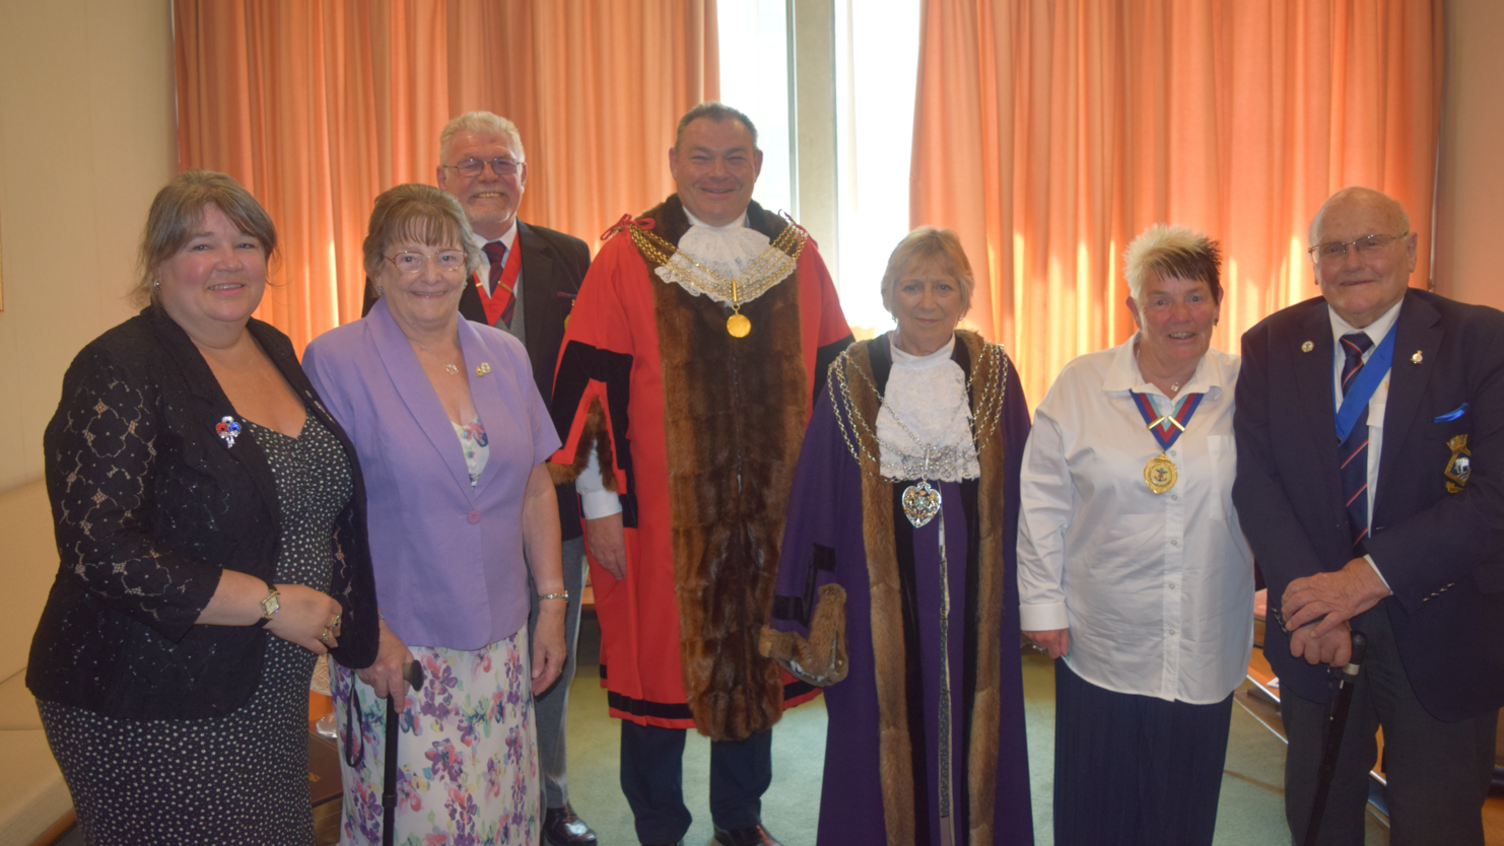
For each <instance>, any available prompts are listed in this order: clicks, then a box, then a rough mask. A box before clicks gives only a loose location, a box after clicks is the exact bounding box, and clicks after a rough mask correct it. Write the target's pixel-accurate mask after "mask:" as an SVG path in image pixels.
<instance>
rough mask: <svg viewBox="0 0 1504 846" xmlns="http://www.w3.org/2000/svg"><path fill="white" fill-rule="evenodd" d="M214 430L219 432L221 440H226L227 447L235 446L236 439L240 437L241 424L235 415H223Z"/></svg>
mask: <svg viewBox="0 0 1504 846" xmlns="http://www.w3.org/2000/svg"><path fill="white" fill-rule="evenodd" d="M214 431H215V432H217V433H218V434H219V438H220V440H222V441H224V442H225V447H226V448H227V449H228V448H231V447H234V446H235V439H236V438H238V437H240V424H239V423H236V422H235V418H233V417H223V418H221V419H220V421H219V422H218V423H216V424H215V425H214Z"/></svg>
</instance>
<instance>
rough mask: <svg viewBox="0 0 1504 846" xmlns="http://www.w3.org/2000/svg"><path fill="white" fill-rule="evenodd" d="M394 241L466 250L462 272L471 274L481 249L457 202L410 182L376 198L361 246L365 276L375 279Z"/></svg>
mask: <svg viewBox="0 0 1504 846" xmlns="http://www.w3.org/2000/svg"><path fill="white" fill-rule="evenodd" d="M397 241H416V242H418V243H420V244H427V245H428V246H430V247H448V246H450V245H453V244H457V245H458V246H459V248H460V249H462V250H464V251H465V272H466V273H474V272H475V269H476V268H477V267H480V248H479V247H477V246H475V238H474V236H473V235H472V234H471V231H470V221H469V220H468V219H466V218H465V210H464V209H462V208H460V201H459V200H456V199H455V198H454V195H453V194H450V193H449V192H448V191H445V190H443V189H441V188H435V187H434V186H432V185H420V184H418V183H416V182H410V183H408V184H406V185H398V186H396V187H395V188H388V189H387V190H385V191H382V192H381V195H380V196H378V197H377V198H376V207H375V208H373V209H371V223H370V225H369V226H368V227H367V229H366V240H365V242H364V243H363V244H362V245H361V249H362V251H363V252H364V254H365V266H366V274H367V275H368V276H370V277H371V278H373V279H374V278H375V277H376V271H378V270H380V269H381V262H382V261H384V260H385V254H386V249H387V247H389V246H390V245H391V244H393V243H395V242H397Z"/></svg>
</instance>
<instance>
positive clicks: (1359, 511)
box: [1338, 332, 1373, 555]
mask: <svg viewBox="0 0 1504 846" xmlns="http://www.w3.org/2000/svg"><path fill="white" fill-rule="evenodd" d="M1372 346H1373V339H1371V338H1369V337H1368V335H1367V333H1364V332H1349V333H1348V334H1346V335H1343V336H1342V352H1343V353H1345V354H1346V355H1347V360H1346V361H1344V362H1343V363H1342V395H1343V396H1344V397H1345V396H1347V389H1348V387H1349V386H1351V385H1352V383H1353V382H1354V381H1355V380H1356V379H1357V378H1358V374H1359V373H1360V372H1362V370H1363V353H1365V352H1368V348H1369V347H1372ZM1338 452H1339V453H1340V454H1341V458H1342V496H1343V498H1344V499H1345V500H1346V501H1347V522H1348V527H1349V529H1350V530H1351V532H1352V538H1353V554H1354V555H1365V554H1367V549H1366V547H1365V546H1364V543H1363V541H1364V540H1365V539H1367V537H1368V408H1367V407H1366V406H1365V407H1364V408H1363V413H1362V414H1359V415H1358V421H1357V422H1356V423H1354V424H1353V430H1352V431H1351V432H1349V433H1348V434H1347V440H1345V441H1343V442H1342V446H1341V447H1339V448H1338Z"/></svg>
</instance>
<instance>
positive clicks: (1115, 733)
mask: <svg viewBox="0 0 1504 846" xmlns="http://www.w3.org/2000/svg"><path fill="white" fill-rule="evenodd" d="M1231 722H1232V695H1231V694H1229V695H1228V697H1227V698H1226V699H1224V700H1222V701H1221V702H1217V703H1214V704H1211V705H1192V704H1190V703H1187V702H1166V701H1165V700H1163V699H1158V698H1156V697H1153V696H1138V695H1135V694H1131V693H1116V692H1114V691H1111V690H1106V689H1104V688H1100V687H1097V686H1096V685H1094V684H1092V683H1090V682H1088V681H1085V680H1084V679H1082V678H1081V677H1080V676H1078V675H1076V674H1075V673H1074V672H1072V671H1071V669H1070V667H1069V666H1067V665H1066V662H1065V661H1064V660H1057V661H1056V662H1055V844H1056V846H1206V844H1210V843H1211V842H1212V835H1213V833H1214V832H1215V831H1216V828H1217V801H1218V799H1219V798H1220V796H1221V794H1222V765H1223V763H1224V762H1225V761H1226V759H1227V733H1228V730H1229V727H1230V725H1231Z"/></svg>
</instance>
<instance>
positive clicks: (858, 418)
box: [827, 344, 1007, 502]
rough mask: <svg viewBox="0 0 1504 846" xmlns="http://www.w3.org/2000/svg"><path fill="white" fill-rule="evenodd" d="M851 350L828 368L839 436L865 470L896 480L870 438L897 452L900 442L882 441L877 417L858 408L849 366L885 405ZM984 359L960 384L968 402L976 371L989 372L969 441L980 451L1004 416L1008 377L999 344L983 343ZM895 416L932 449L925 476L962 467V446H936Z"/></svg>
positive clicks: (895, 415)
mask: <svg viewBox="0 0 1504 846" xmlns="http://www.w3.org/2000/svg"><path fill="white" fill-rule="evenodd" d="M850 352H851V348H850V347H848V348H847V349H846V350H844V351H842V353H841V354H840V356H838V357H837V358H836V360H835V361H833V362H831V363H830V369H829V370H828V371H827V379H828V380H829V381H830V382H832V383H833V384H834V385H835V386H836V387H837V390H835V391H831V392H830V395H831V396H830V401H831V405H833V406H834V407H835V411H836V423H837V427H838V428H839V429H840V430H841V437H842V438H843V439H844V440H845V441H846V448H847V449H848V450H850V451H851V455H852V457H853V458H855V459H856V462H857V465H858V466H860V467H861V468H862V470H863V471H864V472H866V473H868V474H869V475H872V476H873V477H875V478H878V479H882V480H883V481H885V482H895V481H898V480H897V479H889V478H887V477H885V476H883V475H882V471H881V469H880V468H881V467H882V461H881V459H880V458H879V456H878V455H874V454H873V453H872V452H871V451H869V450H868V447H867V444H868V443H869V442H870V443H872V444H873V445H874V446H876V447H877V449H878V450H882V449H884V448H887V449H890V450H893V451H894V452H901V450H900V449H898V448H897V447H896V446H894V445H891V444H884V443H883V442H882V441H880V440H879V439H878V437H877V421H876V420H875V419H874V420H867V419H866V418H865V417H863V416H862V413H861V411H860V410H858V408H857V402H856V397H854V396H853V395H852V394H853V389H852V386H851V384H850V381H849V378H848V375H847V374H848V373H849V372H851V371H855V372H856V374H857V375H858V376H860V377H861V380H862V382H863V385H862V386H861V388H860V390H865V391H867V392H870V393H871V394H872V396H873V397H874V398H875V399H876V400H877V406H878V408H879V409H881V408H882V405H883V396H882V394H881V393H879V392H878V390H877V385H876V384H875V383H874V382H873V381H872V377H871V376H869V375H868V374H867V371H866V370H864V369H863V368H862V367H860V366H858V365H857V363H856V361H855V360H854V359H852V357H851V355H850ZM980 359H981V360H980V361H978V362H975V363H973V365H972V368H971V374H970V375H969V376H968V377H967V379H966V385H965V387H964V388H963V390H962V396H961V402H962V403H963V404H964V403H967V402H969V401H970V398H971V397H972V384H973V382H974V381H975V380H976V377H977V374H978V373H983V374H986V375H985V376H984V379H985V380H986V381H984V382H983V384H982V393H981V396H979V397H977V407H976V410H975V414H974V415H973V417H972V421H971V441H972V444H973V445H975V448H976V454H977V456H978V457H980V456H981V454H982V450H984V449H986V447H987V442H988V441H989V440H990V439H991V438H992V434H993V433H994V432H995V431H997V428H998V420H999V419H1000V418H1001V417H1002V411H1003V399H1004V396H1005V393H1006V387H1005V386H1006V383H1007V372H1006V368H1007V359H1006V358H1004V357H1003V348H1002V347H1001V346H1000V345H998V344H984V345H983V346H982V354H981V356H980ZM992 374H997V377H996V381H993V379H992V378H988V377H990V376H991V375H992ZM888 410H889V411H890V412H891V411H893V409H891V408H890V409H888ZM893 419H894V420H895V421H897V422H898V425H899V426H900V427H902V428H903V431H904V433H905V434H907V435H908V436H909V437H910V438H911V439H912V440H913V441H914V443H916V444H918V445H919V446H921V447H924V448H925V451H926V453H927V454H930V455H932V457H933V459H934V462H935V466H934V467H933V468H930V469H931V470H934V471H936V472H930V471H929V470H927V471H926V475H927V476H931V477H943V476H947V475H952V474H954V473H956V472H957V471H958V470H959V468H960V465H961V463H962V462H963V461H964V460H965V458H966V455H965V453H964V452H963V451H962V450H960V449H958V448H957V447H955V446H948V447H941V448H939V449H933V448H931V447H929V446H928V445H926V444H925V443H924V442H923V441H921V440H920V439H919V437H918V436H917V435H915V434H914V432H913V431H912V430H910V429H909V427H908V426H906V425H904V422H903V421H902V420H901V419H899V417H898V415H897V414H894V415H893ZM863 459H865V460H863ZM937 502H938V500H937Z"/></svg>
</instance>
